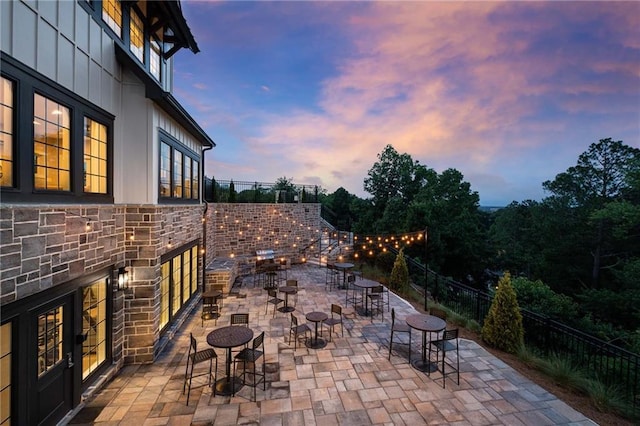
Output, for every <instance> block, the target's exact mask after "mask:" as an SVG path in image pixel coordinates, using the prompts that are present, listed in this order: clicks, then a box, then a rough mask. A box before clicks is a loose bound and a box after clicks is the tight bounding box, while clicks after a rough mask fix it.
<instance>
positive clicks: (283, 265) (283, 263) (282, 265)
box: [278, 258, 288, 283]
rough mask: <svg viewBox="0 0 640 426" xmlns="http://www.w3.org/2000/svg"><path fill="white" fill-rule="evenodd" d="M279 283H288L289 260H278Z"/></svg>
mask: <svg viewBox="0 0 640 426" xmlns="http://www.w3.org/2000/svg"><path fill="white" fill-rule="evenodd" d="M278 265H279V267H278V281H282V282H285V283H286V282H287V278H288V277H287V259H284V258H281V259H280V260H278Z"/></svg>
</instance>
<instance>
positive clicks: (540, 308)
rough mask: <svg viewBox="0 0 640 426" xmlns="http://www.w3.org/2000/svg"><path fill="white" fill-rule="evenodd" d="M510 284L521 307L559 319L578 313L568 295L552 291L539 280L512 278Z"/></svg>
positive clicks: (569, 317) (573, 316) (571, 317)
mask: <svg viewBox="0 0 640 426" xmlns="http://www.w3.org/2000/svg"><path fill="white" fill-rule="evenodd" d="M511 284H512V285H513V289H514V290H515V292H516V296H517V297H518V305H519V306H520V307H521V308H523V309H528V310H530V311H532V312H536V313H538V314H542V315H546V316H548V317H551V318H554V319H561V320H568V319H573V318H575V317H576V316H577V314H578V307H577V305H576V304H575V303H574V302H573V300H571V298H570V297H569V296H566V295H564V294H558V293H556V292H554V291H553V290H551V287H549V286H548V285H546V284H545V283H543V282H542V281H540V280H537V281H531V280H528V279H526V278H514V279H513V281H512V282H511Z"/></svg>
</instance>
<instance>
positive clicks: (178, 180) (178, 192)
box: [172, 150, 182, 198]
mask: <svg viewBox="0 0 640 426" xmlns="http://www.w3.org/2000/svg"><path fill="white" fill-rule="evenodd" d="M172 188H173V197H174V198H182V153H181V152H180V151H178V150H174V151H173V185H172Z"/></svg>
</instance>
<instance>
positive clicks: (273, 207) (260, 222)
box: [206, 203, 322, 266]
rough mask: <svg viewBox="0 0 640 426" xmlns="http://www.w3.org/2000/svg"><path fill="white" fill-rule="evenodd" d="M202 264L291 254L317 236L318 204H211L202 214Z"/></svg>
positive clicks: (298, 250)
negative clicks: (268, 251) (261, 253)
mask: <svg viewBox="0 0 640 426" xmlns="http://www.w3.org/2000/svg"><path fill="white" fill-rule="evenodd" d="M206 219H207V248H206V249H207V250H206V265H207V266H208V265H210V264H211V262H213V260H214V259H215V258H218V257H225V258H226V257H231V256H233V257H249V258H253V257H254V256H255V252H256V250H265V249H273V250H276V252H278V253H282V254H285V255H291V254H293V253H299V252H300V250H301V249H302V248H304V247H307V246H308V245H309V244H313V243H314V242H316V241H317V240H318V238H319V237H320V233H321V232H322V231H321V223H320V204H319V203H318V204H315V203H314V204H308V203H304V204H303V203H296V204H250V203H212V204H210V205H209V208H208V211H207V213H206Z"/></svg>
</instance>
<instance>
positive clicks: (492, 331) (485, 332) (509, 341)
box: [482, 272, 524, 353]
mask: <svg viewBox="0 0 640 426" xmlns="http://www.w3.org/2000/svg"><path fill="white" fill-rule="evenodd" d="M482 340H484V341H485V342H487V343H488V344H489V345H491V346H493V347H494V348H496V349H500V350H503V351H505V352H509V353H516V352H517V351H518V350H519V349H520V348H521V347H522V345H523V344H524V329H523V326H522V314H521V313H520V307H519V306H518V299H517V297H516V292H515V290H514V289H513V286H512V285H511V276H510V275H509V273H508V272H506V273H505V274H504V276H503V277H502V278H501V279H500V281H499V282H498V289H497V290H496V295H495V297H494V298H493V302H491V307H490V308H489V313H488V314H487V317H486V318H485V319H484V325H483V327H482Z"/></svg>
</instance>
